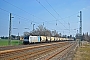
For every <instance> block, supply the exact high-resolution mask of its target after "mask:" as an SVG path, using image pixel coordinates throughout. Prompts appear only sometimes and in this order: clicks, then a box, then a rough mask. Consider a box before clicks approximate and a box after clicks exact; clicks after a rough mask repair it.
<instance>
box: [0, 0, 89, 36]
mask: <svg viewBox="0 0 90 60" xmlns="http://www.w3.org/2000/svg"><path fill="white" fill-rule="evenodd" d="M79 11H82V20H83V22H82V23H83V32H89V33H90V26H89V23H90V0H0V36H8V32H9V19H10V18H9V14H10V13H12V16H13V17H14V18H12V34H13V35H17V34H18V32H19V33H20V35H23V32H24V31H28V32H29V31H31V30H32V29H33V28H32V27H33V24H35V28H37V27H38V26H39V25H43V23H44V27H46V28H47V29H49V30H57V31H58V32H59V33H62V34H67V35H69V34H72V35H75V33H76V32H77V30H79V29H78V28H79V17H77V16H78V15H79ZM19 22H20V24H19ZM68 23H70V25H69V24H68ZM56 24H57V25H56ZM69 26H70V33H69V30H67V29H69ZM13 28H18V29H13ZM24 28H29V29H24ZM74 29H76V30H74Z"/></svg>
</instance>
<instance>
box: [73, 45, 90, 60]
mask: <svg viewBox="0 0 90 60" xmlns="http://www.w3.org/2000/svg"><path fill="white" fill-rule="evenodd" d="M74 60H90V43H88V44H85V45H83V46H81V47H79V48H78V49H77V52H76V54H75V58H74Z"/></svg>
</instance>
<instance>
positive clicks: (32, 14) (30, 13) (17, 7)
mask: <svg viewBox="0 0 90 60" xmlns="http://www.w3.org/2000/svg"><path fill="white" fill-rule="evenodd" d="M3 1H4V2H6V3H8V4H10V5H12V6H13V7H15V8H17V9H19V10H21V11H23V12H25V13H27V14H29V15H31V16H33V17H35V18H37V19H39V20H43V22H48V21H45V20H44V19H41V18H39V17H37V16H35V15H33V14H31V13H29V12H27V11H25V10H24V9H22V8H20V7H17V6H15V5H14V4H12V3H9V2H8V1H6V0H3ZM43 22H42V23H43Z"/></svg>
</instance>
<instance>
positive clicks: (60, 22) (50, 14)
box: [36, 0, 66, 28]
mask: <svg viewBox="0 0 90 60" xmlns="http://www.w3.org/2000/svg"><path fill="white" fill-rule="evenodd" d="M36 1H37V2H38V3H39V4H40V5H41V6H42V7H43V8H44V9H46V11H48V13H49V14H50V15H51V16H52V17H54V18H55V19H56V21H57V18H56V17H55V16H54V15H53V14H52V13H51V12H50V11H49V10H48V9H47V8H46V7H44V5H42V4H41V3H40V1H38V0H36ZM55 12H56V11H55ZM59 22H60V21H59ZM60 23H61V22H60ZM61 24H62V23H61ZM62 25H63V24H62ZM63 26H64V25H63ZM64 27H65V26H64ZM65 28H66V27H65Z"/></svg>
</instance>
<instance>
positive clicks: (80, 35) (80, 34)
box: [78, 11, 82, 46]
mask: <svg viewBox="0 0 90 60" xmlns="http://www.w3.org/2000/svg"><path fill="white" fill-rule="evenodd" d="M78 17H79V18H80V28H79V37H80V40H79V46H80V44H81V40H82V11H80V16H78Z"/></svg>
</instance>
